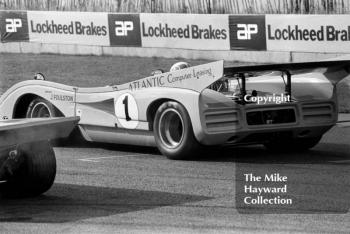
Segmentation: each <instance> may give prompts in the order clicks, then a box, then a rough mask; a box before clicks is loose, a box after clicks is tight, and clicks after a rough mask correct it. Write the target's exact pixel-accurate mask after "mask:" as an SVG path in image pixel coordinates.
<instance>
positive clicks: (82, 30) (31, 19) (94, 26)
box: [28, 11, 109, 46]
mask: <svg viewBox="0 0 350 234" xmlns="http://www.w3.org/2000/svg"><path fill="white" fill-rule="evenodd" d="M28 23H29V25H28V26H29V38H30V41H32V42H41V43H59V44H82V45H104V46H107V45H109V35H108V34H109V32H108V22H107V14H105V13H92V12H55V11H54V12H42V11H28Z"/></svg>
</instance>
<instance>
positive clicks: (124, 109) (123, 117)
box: [114, 93, 139, 129]
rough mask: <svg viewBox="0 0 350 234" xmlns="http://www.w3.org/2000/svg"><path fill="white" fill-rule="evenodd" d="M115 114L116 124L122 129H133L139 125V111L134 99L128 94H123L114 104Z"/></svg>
mask: <svg viewBox="0 0 350 234" xmlns="http://www.w3.org/2000/svg"><path fill="white" fill-rule="evenodd" d="M114 109H115V114H116V116H117V119H118V122H119V123H120V125H121V126H122V127H124V128H129V129H134V128H136V126H137V124H138V123H139V121H138V117H139V111H138V108H137V103H136V100H135V98H134V97H133V96H132V95H131V94H130V93H124V94H122V95H120V96H119V97H118V98H117V101H116V102H115V106H114Z"/></svg>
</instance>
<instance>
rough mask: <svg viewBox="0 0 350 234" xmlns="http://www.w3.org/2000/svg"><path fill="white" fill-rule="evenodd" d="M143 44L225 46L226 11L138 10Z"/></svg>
mask: <svg viewBox="0 0 350 234" xmlns="http://www.w3.org/2000/svg"><path fill="white" fill-rule="evenodd" d="M140 19H141V25H140V26H141V37H142V46H143V47H165V48H181V49H196V50H229V49H230V40H229V27H228V16H227V15H198V14H140Z"/></svg>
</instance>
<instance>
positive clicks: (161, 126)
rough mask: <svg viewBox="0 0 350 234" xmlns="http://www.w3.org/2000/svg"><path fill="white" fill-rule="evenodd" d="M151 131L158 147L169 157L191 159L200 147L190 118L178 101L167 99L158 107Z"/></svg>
mask: <svg viewBox="0 0 350 234" xmlns="http://www.w3.org/2000/svg"><path fill="white" fill-rule="evenodd" d="M153 132H154V137H155V140H156V144H157V146H158V149H159V150H160V152H161V153H162V154H163V155H165V156H166V157H167V158H169V159H174V160H186V159H191V158H193V157H194V156H195V155H196V154H197V153H198V150H199V149H200V144H199V143H198V141H197V140H196V138H195V136H194V133H193V128H192V123H191V119H190V117H189V115H188V113H187V111H186V109H185V107H183V106H182V105H181V104H180V103H177V102H174V101H168V102H165V103H163V104H162V105H161V106H160V107H159V108H158V110H157V112H156V114H155V118H154V123H153Z"/></svg>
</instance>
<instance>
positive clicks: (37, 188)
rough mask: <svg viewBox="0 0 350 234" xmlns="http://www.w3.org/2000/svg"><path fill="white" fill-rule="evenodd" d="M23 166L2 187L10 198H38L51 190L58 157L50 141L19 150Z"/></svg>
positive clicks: (2, 190)
mask: <svg viewBox="0 0 350 234" xmlns="http://www.w3.org/2000/svg"><path fill="white" fill-rule="evenodd" d="M17 151H18V154H20V155H19V157H21V164H20V166H19V167H18V168H17V169H16V171H14V172H13V175H11V176H10V177H9V178H8V179H7V182H6V183H5V184H4V185H2V186H1V190H0V192H1V195H2V196H4V197H8V198H20V197H33V196H38V195H40V194H42V193H44V192H46V191H47V190H48V189H50V188H51V186H52V184H53V183H54V180H55V176H56V157H55V153H54V151H53V149H52V147H51V145H50V144H49V142H48V141H40V142H35V143H26V144H23V145H20V146H19V147H18V149H17Z"/></svg>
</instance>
